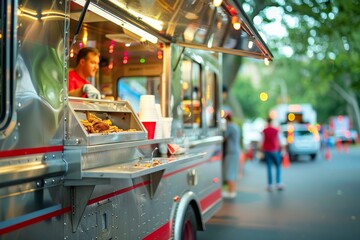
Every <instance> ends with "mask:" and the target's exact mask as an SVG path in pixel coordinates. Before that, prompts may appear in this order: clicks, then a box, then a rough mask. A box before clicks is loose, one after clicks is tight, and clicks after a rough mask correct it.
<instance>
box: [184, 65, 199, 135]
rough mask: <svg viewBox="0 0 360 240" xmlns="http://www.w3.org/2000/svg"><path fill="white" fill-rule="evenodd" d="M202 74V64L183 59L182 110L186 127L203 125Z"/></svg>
mask: <svg viewBox="0 0 360 240" xmlns="http://www.w3.org/2000/svg"><path fill="white" fill-rule="evenodd" d="M200 76H201V67H200V64H198V63H194V62H192V61H191V60H188V59H185V60H183V61H182V65H181V80H182V91H183V92H182V96H183V100H182V110H183V121H184V126H185V127H186V128H192V127H200V126H201V104H200V103H201V101H200V99H201V88H200Z"/></svg>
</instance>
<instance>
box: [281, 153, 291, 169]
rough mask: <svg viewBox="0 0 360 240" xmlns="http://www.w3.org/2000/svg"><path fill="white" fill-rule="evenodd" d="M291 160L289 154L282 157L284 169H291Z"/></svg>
mask: <svg viewBox="0 0 360 240" xmlns="http://www.w3.org/2000/svg"><path fill="white" fill-rule="evenodd" d="M290 165H291V164H290V159H289V154H288V153H285V154H284V155H283V156H282V167H283V168H289V167H290Z"/></svg>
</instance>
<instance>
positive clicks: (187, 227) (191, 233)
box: [181, 205, 197, 240]
mask: <svg viewBox="0 0 360 240" xmlns="http://www.w3.org/2000/svg"><path fill="white" fill-rule="evenodd" d="M196 229H197V224H196V216H195V212H194V209H193V208H192V207H191V206H190V205H189V206H188V207H187V209H186V213H185V217H184V221H183V223H182V232H181V240H196Z"/></svg>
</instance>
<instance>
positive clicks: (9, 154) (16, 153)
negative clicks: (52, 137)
mask: <svg viewBox="0 0 360 240" xmlns="http://www.w3.org/2000/svg"><path fill="white" fill-rule="evenodd" d="M63 150H64V146H62V145H60V146H46V147H38V148H22V149H14V150H6V151H0V158H5V157H16V156H23V155H31V154H39V153H49V152H62V151H63Z"/></svg>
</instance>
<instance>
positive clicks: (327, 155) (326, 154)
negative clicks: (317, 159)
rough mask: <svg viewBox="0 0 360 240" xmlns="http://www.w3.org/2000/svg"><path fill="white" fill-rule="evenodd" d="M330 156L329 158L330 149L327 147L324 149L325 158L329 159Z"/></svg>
mask: <svg viewBox="0 0 360 240" xmlns="http://www.w3.org/2000/svg"><path fill="white" fill-rule="evenodd" d="M330 158H331V152H330V149H329V148H328V147H327V148H326V149H325V159H326V160H330Z"/></svg>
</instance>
